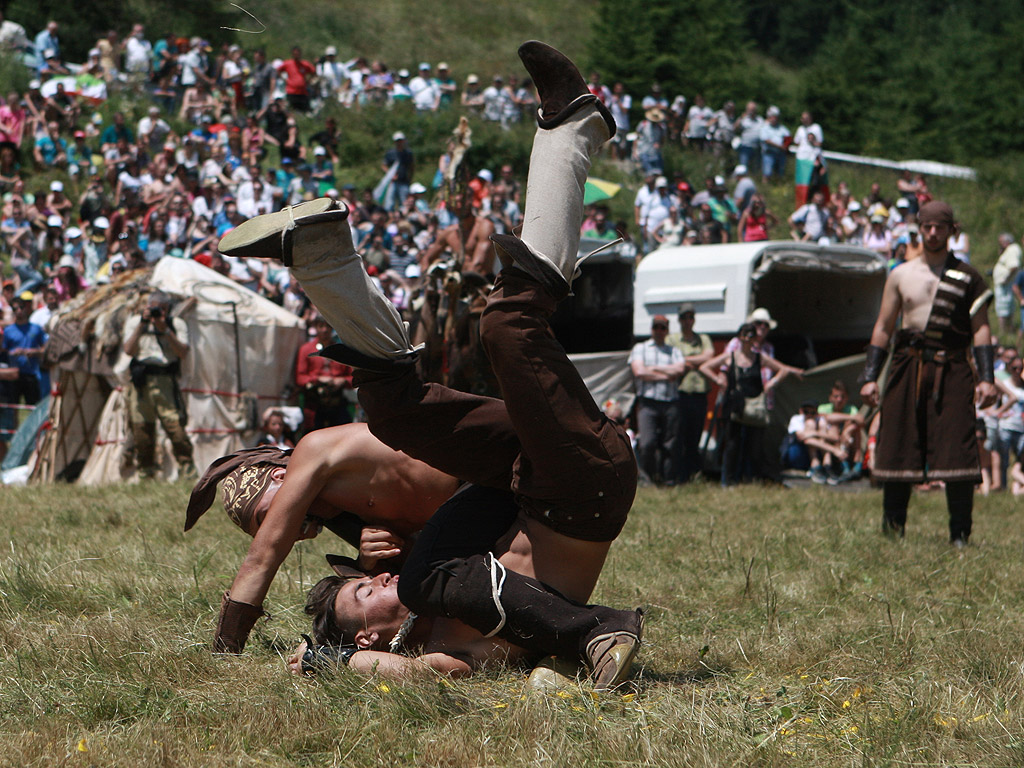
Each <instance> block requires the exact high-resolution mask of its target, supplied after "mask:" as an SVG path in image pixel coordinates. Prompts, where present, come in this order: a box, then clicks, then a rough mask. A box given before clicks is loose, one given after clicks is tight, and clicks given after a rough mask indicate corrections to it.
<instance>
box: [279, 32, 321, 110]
mask: <svg viewBox="0 0 1024 768" xmlns="http://www.w3.org/2000/svg"><path fill="white" fill-rule="evenodd" d="M277 71H278V72H283V73H284V77H285V81H284V94H285V98H287V99H288V106H290V107H291V108H292V109H294V110H296V111H298V112H302V113H306V112H309V78H310V77H312V76H314V75H316V68H315V67H314V66H313V65H312V64H310V63H309V62H308V61H306V60H305V59H303V58H302V49H301V48H299V46H297V45H295V46H292V57H291V58H290V59H288V60H287V61H283V62H281V63H280V64H278V66H277Z"/></svg>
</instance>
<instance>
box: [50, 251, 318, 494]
mask: <svg viewBox="0 0 1024 768" xmlns="http://www.w3.org/2000/svg"><path fill="white" fill-rule="evenodd" d="M156 290H159V291H163V292H164V293H166V294H168V295H169V296H170V297H171V299H172V301H174V307H173V309H172V314H173V315H174V316H176V317H180V318H181V319H182V320H184V321H185V324H186V325H187V327H188V340H189V345H190V351H189V354H188V356H187V357H186V359H185V360H184V361H183V363H182V372H181V378H180V380H179V381H180V385H181V389H182V393H183V395H184V398H185V402H186V405H187V409H188V417H189V418H188V432H189V436H190V437H191V438H192V443H193V446H194V447H195V463H196V467H197V469H198V470H199V472H200V473H201V472H203V471H204V469H205V468H206V467H207V466H208V465H209V464H210V462H212V461H213V460H214V459H216V458H218V457H219V456H222V455H224V454H225V453H229V452H231V451H233V450H236V449H238V448H241V447H243V446H244V445H251V444H252V443H253V442H254V441H255V439H256V434H257V432H256V430H257V429H258V428H259V426H260V425H259V423H258V413H259V412H260V411H262V410H263V409H264V408H266V407H267V406H269V405H276V404H281V403H282V402H283V399H282V395H283V393H284V392H285V390H286V389H287V388H288V386H289V385H290V384H291V383H292V381H293V370H294V362H295V354H296V352H297V350H298V348H299V346H300V345H301V344H302V342H303V341H304V339H305V331H304V325H303V322H302V320H300V319H299V318H298V317H296V316H294V315H292V314H291V313H289V312H287V311H285V310H284V309H282V308H281V307H279V306H278V305H276V304H274V303H273V302H271V301H268V300H267V299H264V298H263V297H261V296H259V295H258V294H256V293H254V292H252V291H250V290H248V289H246V288H244V287H242V286H240V285H239V284H238V283H236V282H234V281H233V280H231V279H229V278H227V277H224V276H222V275H220V274H219V273H217V272H214V271H213V270H211V269H208V268H207V267H204V266H203V265H202V264H199V263H198V262H195V261H190V260H187V259H176V258H172V257H165V258H163V259H161V260H160V261H159V262H157V264H156V265H155V266H154V267H152V268H149V269H146V270H136V271H134V272H129V273H125V274H124V275H122V276H120V277H119V278H118V279H117V280H116V281H114V282H113V283H111V284H110V285H105V286H100V287H98V288H97V289H95V290H93V291H89V292H87V293H86V294H83V295H82V296H79V297H78V298H77V299H75V300H74V301H72V302H69V303H68V304H67V305H65V306H64V307H62V308H61V310H60V311H59V313H58V314H56V315H55V316H54V318H53V319H52V320H51V322H50V327H49V331H50V343H49V345H48V347H47V353H46V354H47V362H48V363H49V364H50V366H51V378H52V379H53V384H54V393H55V394H54V396H53V397H52V398H51V405H50V419H49V422H50V423H49V427H50V428H49V430H48V431H47V432H46V436H45V437H44V439H43V440H42V441H40V446H39V449H38V450H37V451H36V455H35V456H34V457H33V472H32V478H33V479H34V480H41V481H52V480H54V479H57V478H62V477H71V476H75V475H78V482H80V483H83V484H87V485H99V484H103V483H110V482H118V481H120V480H122V479H125V477H126V471H127V470H126V469H125V467H124V466H123V457H124V456H125V453H126V448H127V447H130V445H129V443H130V430H129V428H128V418H127V398H126V396H125V393H124V390H123V388H124V387H125V386H126V385H127V386H130V384H129V379H128V375H127V374H128V358H127V356H126V355H125V354H124V353H123V351H122V349H121V347H122V344H123V339H122V333H121V332H122V329H123V328H124V323H125V321H126V320H127V318H129V317H131V316H132V315H133V314H137V313H139V312H141V311H142V308H143V307H144V306H145V304H146V301H147V298H148V295H149V293H151V292H152V291H156ZM159 434H160V435H161V438H162V439H160V440H159V443H160V446H161V447H160V448H158V462H160V461H161V457H162V473H163V475H164V476H165V477H167V478H169V479H171V478H173V477H175V476H176V467H175V465H174V460H173V458H171V456H170V452H169V443H168V441H167V440H166V438H165V437H163V436H162V430H159ZM83 462H84V465H83Z"/></svg>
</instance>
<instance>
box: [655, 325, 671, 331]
mask: <svg viewBox="0 0 1024 768" xmlns="http://www.w3.org/2000/svg"><path fill="white" fill-rule="evenodd" d="M651 329H652V330H655V331H667V330H668V326H667V325H662V324H661V323H658V324H657V325H652V326H651Z"/></svg>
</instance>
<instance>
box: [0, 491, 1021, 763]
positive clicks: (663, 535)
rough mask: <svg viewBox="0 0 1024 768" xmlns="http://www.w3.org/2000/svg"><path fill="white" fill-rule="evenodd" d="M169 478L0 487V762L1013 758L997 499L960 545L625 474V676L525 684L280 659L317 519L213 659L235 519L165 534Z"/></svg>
mask: <svg viewBox="0 0 1024 768" xmlns="http://www.w3.org/2000/svg"><path fill="white" fill-rule="evenodd" d="M186 495H187V489H186V488H185V487H184V486H181V485H178V486H167V485H159V484H153V485H147V486H142V487H128V486H124V487H117V488H110V489H102V490H97V489H73V490H72V489H69V488H68V487H66V486H49V487H42V488H33V489H8V490H5V491H4V521H5V525H6V527H7V530H8V531H9V540H10V542H9V543H7V542H5V546H4V547H3V553H2V555H0V735H2V741H3V744H4V749H3V750H2V751H0V765H5V766H6V765H11V766H53V765H90V764H92V765H103V766H133V767H134V766H139V765H168V766H170V765H174V766H235V765H263V766H287V765H351V766H373V765H422V766H436V765H446V766H478V765H502V766H532V765H536V764H551V765H573V766H597V765H612V764H621V763H622V761H624V760H629V761H630V762H631V763H633V764H641V765H657V766H678V765H715V766H723V765H737V766H739V765H742V766H748V765H761V766H783V765H785V766H808V767H811V766H814V767H817V766H823V765H909V764H917V765H921V764H929V765H939V764H941V765H950V764H958V765H959V764H964V765H968V764H969V765H1019V764H1021V763H1022V762H1024V740H1022V739H1021V736H1020V734H1021V733H1024V707H1022V703H1024V702H1022V694H1024V686H1022V676H1021V669H1020V666H1019V665H1020V662H1021V661H1022V657H1021V651H1020V642H1019V638H1020V637H1021V634H1022V632H1024V598H1022V594H1024V583H1022V576H1021V569H1020V551H1021V547H1022V544H1024V534H1022V533H1021V530H1020V526H1019V524H1018V521H1017V520H1016V517H1015V515H1014V504H1013V502H1012V499H1009V498H1007V497H1005V496H999V497H994V498H991V499H980V498H979V500H978V505H977V506H978V510H977V519H978V523H977V530H976V533H975V537H974V540H975V542H976V546H974V547H972V548H971V549H970V550H968V551H967V553H966V556H965V557H963V558H962V559H959V558H957V557H956V556H955V555H954V554H953V553H952V552H951V551H950V550H949V548H948V546H947V545H946V543H945V536H944V528H945V520H944V516H945V513H944V504H943V500H942V498H941V496H939V495H936V494H931V495H928V496H925V497H921V498H915V499H914V502H913V506H912V511H911V528H910V532H909V535H908V538H907V539H906V540H905V541H903V542H900V543H890V542H888V541H885V540H883V539H882V538H881V536H880V535H879V533H878V530H877V521H878V518H879V505H880V497H879V494H878V493H877V492H871V493H866V494H841V493H832V492H829V491H828V490H825V489H818V488H814V489H810V490H804V491H788V492H787V491H782V490H779V491H776V490H765V489H761V488H742V489H738V490H734V491H729V492H723V491H721V490H719V489H717V488H715V487H713V486H695V487H690V488H687V489H684V490H672V491H653V490H652V491H643V492H641V495H640V497H639V499H638V502H637V504H636V507H635V510H634V513H633V515H632V517H631V519H630V521H629V523H628V525H627V527H626V529H625V531H624V533H623V535H622V537H621V539H620V540H619V542H617V543H616V545H615V547H613V549H612V552H611V556H610V559H609V562H608V566H607V568H606V570H605V574H604V576H603V577H602V579H601V583H600V584H599V587H598V591H597V594H596V595H595V598H596V599H599V600H601V601H604V602H608V603H611V604H614V605H621V606H626V605H633V604H645V605H648V606H650V608H651V612H650V618H649V622H648V632H647V644H646V646H645V649H644V651H643V653H642V658H641V662H640V665H639V677H638V680H637V689H636V690H635V691H634V692H632V693H629V694H626V693H625V692H620V693H616V694H608V695H603V696H600V697H592V696H591V695H590V693H589V691H588V689H587V687H586V686H585V685H583V686H581V687H578V688H575V689H572V690H570V691H568V692H565V693H563V694H562V695H554V694H547V695H541V696H533V697H525V698H524V694H525V692H524V690H523V675H522V674H521V673H519V672H514V671H505V670H502V669H499V668H495V669H493V670H491V671H489V672H487V673H485V674H482V675H480V676H478V677H476V678H474V679H470V680H465V681H454V682H449V681H444V680H440V679H437V678H425V679H423V680H419V681H415V682H409V683H405V684H397V683H393V682H392V683H388V684H386V685H383V684H381V683H380V681H373V680H364V679H361V678H359V677H357V676H355V675H354V674H349V673H347V672H345V671H342V672H341V673H340V674H339V675H338V676H337V677H335V678H334V679H321V680H315V681H311V680H299V679H295V678H292V677H290V676H289V675H288V674H286V672H285V670H284V667H283V664H282V662H281V660H280V659H279V654H280V653H283V652H285V650H286V649H287V648H289V647H290V645H291V643H292V642H293V641H294V640H295V639H296V638H297V635H298V633H299V632H300V631H302V630H303V629H304V621H303V617H302V616H301V612H300V605H301V602H302V599H303V595H304V592H305V590H306V588H307V587H308V586H309V584H311V583H312V582H313V581H314V580H316V579H317V578H319V576H321V575H323V574H324V572H325V566H323V565H322V562H323V561H322V559H321V558H320V555H321V554H322V553H323V552H324V551H332V550H333V551H344V549H345V548H344V545H341V544H333V546H332V540H331V537H329V536H326V535H325V536H322V537H321V538H320V539H318V540H315V541H313V542H306V543H304V544H303V545H301V548H300V553H301V557H300V556H299V554H300V553H293V555H292V556H291V557H290V558H289V560H288V561H287V562H286V565H285V567H284V569H283V570H282V573H281V574H280V575H279V576H278V578H277V580H276V581H275V583H274V587H273V589H272V593H271V597H270V599H269V600H268V604H267V608H268V610H269V611H270V612H271V613H272V614H273V616H274V618H273V620H272V621H271V622H270V623H268V624H266V625H262V626H261V627H260V628H259V629H258V630H257V632H256V633H255V634H254V639H253V641H252V642H251V643H250V649H249V651H247V653H246V654H245V655H244V656H243V657H241V658H234V657H214V656H212V655H211V654H210V653H209V652H208V650H207V644H208V641H209V638H210V635H211V632H212V628H213V625H214V623H215V620H216V615H217V609H218V604H219V596H220V593H221V591H222V590H223V589H224V588H225V587H226V586H227V585H228V584H229V583H230V579H231V577H232V576H233V574H234V569H235V568H236V567H237V565H238V563H239V562H240V560H241V557H242V556H243V554H244V551H245V549H246V546H247V542H248V539H247V538H246V537H245V536H243V535H242V534H240V533H239V532H238V531H237V529H235V528H234V527H233V526H232V525H231V524H230V523H229V522H228V520H227V519H226V517H225V516H224V515H223V513H222V512H220V511H219V510H215V511H212V512H211V513H210V515H209V516H208V517H207V518H204V519H203V520H202V521H201V522H200V524H199V525H198V526H197V527H196V528H195V529H194V530H193V531H191V532H190V533H189V534H188V535H183V534H182V533H181V520H182V510H183V508H184V504H185V500H186ZM82 740H84V742H83V741H82ZM80 744H81V748H82V749H85V750H88V751H87V752H80V751H79V745H80Z"/></svg>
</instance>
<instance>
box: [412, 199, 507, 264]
mask: <svg viewBox="0 0 1024 768" xmlns="http://www.w3.org/2000/svg"><path fill="white" fill-rule="evenodd" d="M471 199H472V197H471V195H469V194H466V193H462V192H459V193H456V194H454V195H452V198H451V208H452V213H453V214H455V215H456V216H457V217H458V221H457V222H456V223H454V224H452V225H451V226H450V227H446V228H445V229H443V230H442V231H441V233H440V234H439V235H438V237H437V240H435V241H434V242H433V243H432V244H431V245H430V247H428V248H427V249H426V250H424V251H423V253H422V254H421V255H420V269H421V270H422V271H423V274H426V272H427V270H428V269H429V268H430V265H431V264H433V263H434V262H435V261H437V260H438V259H440V258H441V256H442V255H443V254H444V252H445V251H451V252H452V253H453V254H455V258H456V260H457V261H459V262H461V263H462V269H463V270H464V271H466V272H476V273H478V274H481V275H491V274H493V273H494V248H492V247H491V241H490V237H491V235H493V234H494V223H493V222H492V221H491V220H490V219H488V218H485V217H483V216H476V215H475V214H474V213H473V206H472V204H471Z"/></svg>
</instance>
